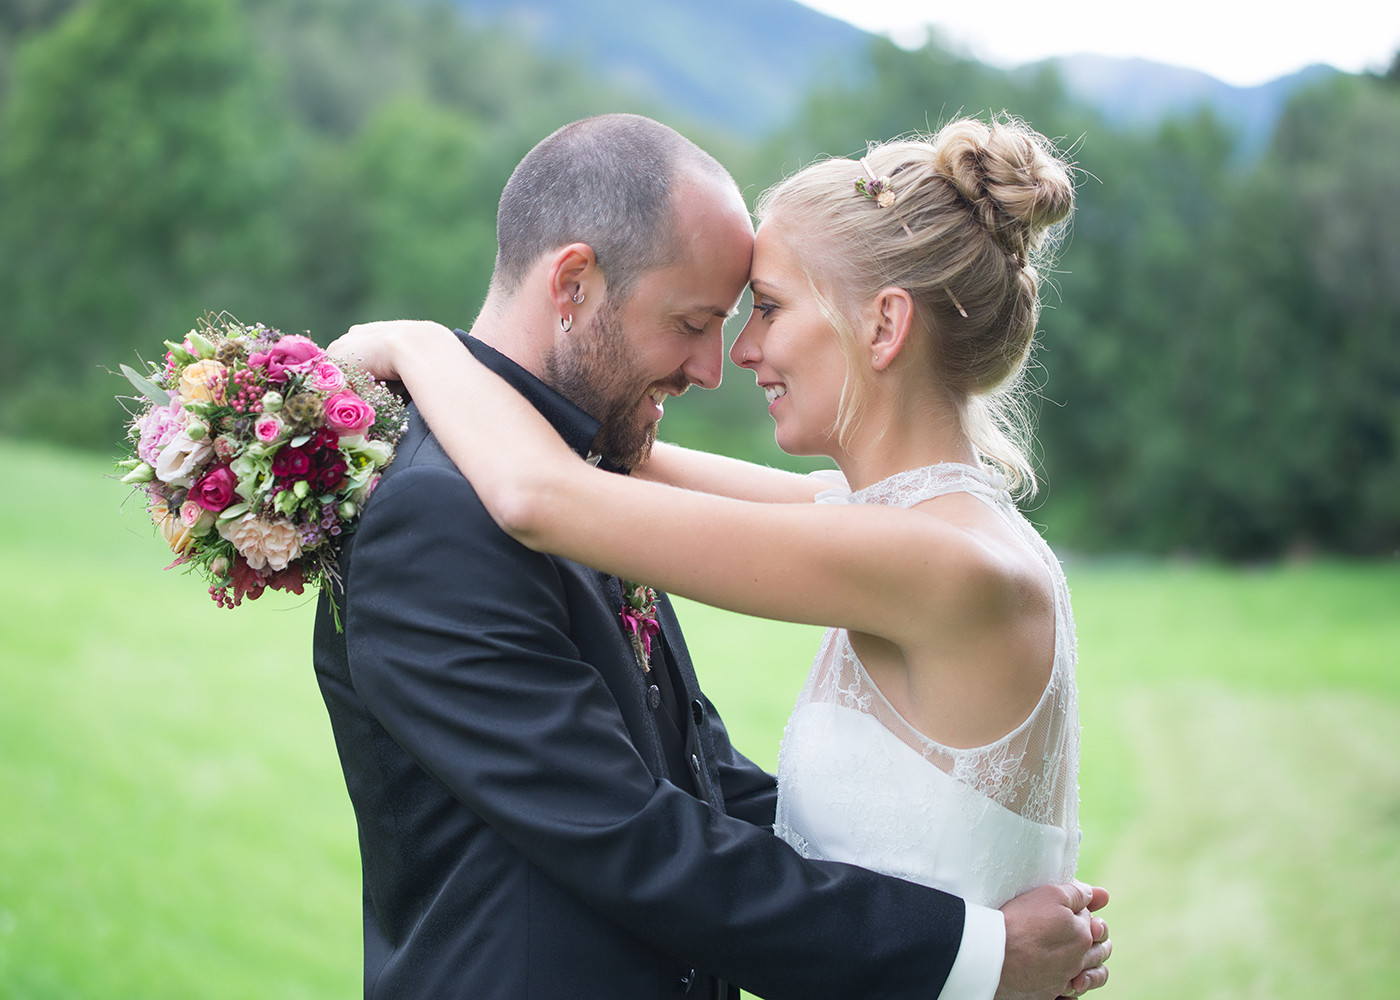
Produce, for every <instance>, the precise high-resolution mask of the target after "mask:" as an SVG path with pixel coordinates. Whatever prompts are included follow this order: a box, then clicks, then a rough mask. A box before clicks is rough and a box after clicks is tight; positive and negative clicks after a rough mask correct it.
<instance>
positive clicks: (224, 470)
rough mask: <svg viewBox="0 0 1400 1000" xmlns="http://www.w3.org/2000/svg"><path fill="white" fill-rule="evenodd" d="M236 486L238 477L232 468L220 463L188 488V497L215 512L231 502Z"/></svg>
mask: <svg viewBox="0 0 1400 1000" xmlns="http://www.w3.org/2000/svg"><path fill="white" fill-rule="evenodd" d="M237 487H238V477H237V476H235V475H234V474H233V470H232V469H230V468H229V467H228V466H227V465H220V466H218V467H217V468H215V469H212V470H210V472H209V474H208V475H206V476H205V477H204V478H203V479H201V480H200V481H199V482H197V483H195V484H194V487H193V488H192V489H191V490H190V499H191V500H192V501H194V502H195V503H197V504H199V506H201V507H203V508H204V509H205V510H210V511H213V512H214V513H216V514H217V513H218V512H219V511H221V510H223V509H224V508H225V507H227V506H228V505H229V504H231V503H233V498H234V496H235V495H236V492H237Z"/></svg>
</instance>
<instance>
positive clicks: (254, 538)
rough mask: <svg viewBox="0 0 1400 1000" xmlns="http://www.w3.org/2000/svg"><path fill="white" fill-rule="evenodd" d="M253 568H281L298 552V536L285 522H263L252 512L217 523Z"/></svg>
mask: <svg viewBox="0 0 1400 1000" xmlns="http://www.w3.org/2000/svg"><path fill="white" fill-rule="evenodd" d="M219 534H221V535H223V536H224V537H225V538H227V539H228V540H229V541H230V542H232V543H233V547H234V548H235V549H237V550H238V551H239V553H240V554H241V555H242V556H243V558H244V559H246V560H247V561H248V565H249V566H251V567H253V569H257V570H262V569H272V570H277V571H280V570H284V569H286V568H287V566H288V564H289V563H291V561H292V560H293V559H295V558H296V557H297V556H299V555H301V536H300V535H299V534H298V532H297V529H296V527H295V526H294V525H292V524H291V523H290V522H288V521H264V520H261V519H260V518H258V517H257V516H255V515H254V514H252V513H248V514H244V515H243V516H242V517H239V518H235V519H234V520H232V521H225V522H223V523H222V524H220V525H219Z"/></svg>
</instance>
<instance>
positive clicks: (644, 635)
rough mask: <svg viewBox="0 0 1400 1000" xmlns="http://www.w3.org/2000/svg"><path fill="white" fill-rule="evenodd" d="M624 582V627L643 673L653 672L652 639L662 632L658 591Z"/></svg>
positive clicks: (638, 584)
mask: <svg viewBox="0 0 1400 1000" xmlns="http://www.w3.org/2000/svg"><path fill="white" fill-rule="evenodd" d="M619 582H620V583H621V584H622V613H621V617H622V628H623V630H624V631H625V632H626V633H627V638H628V640H630V641H631V643H632V654H633V655H634V656H636V657H637V666H639V667H641V668H642V673H644V674H645V673H650V672H651V640H652V638H653V637H654V636H657V635H659V634H660V633H661V625H660V624H659V623H658V622H657V620H656V591H654V590H652V589H651V588H650V587H648V586H646V585H645V584H641V583H633V582H632V581H631V580H620V581H619Z"/></svg>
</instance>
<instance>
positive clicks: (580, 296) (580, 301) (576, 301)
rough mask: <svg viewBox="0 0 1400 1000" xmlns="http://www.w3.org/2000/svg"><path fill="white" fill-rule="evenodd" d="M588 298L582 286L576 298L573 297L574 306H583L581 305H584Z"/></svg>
mask: <svg viewBox="0 0 1400 1000" xmlns="http://www.w3.org/2000/svg"><path fill="white" fill-rule="evenodd" d="M586 298H588V296H587V295H585V294H583V288H582V286H580V287H579V290H578V294H577V295H575V296H573V300H574V305H576V306H581V305H583V300H584V299H586Z"/></svg>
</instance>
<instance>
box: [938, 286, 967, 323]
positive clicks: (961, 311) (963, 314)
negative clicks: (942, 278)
mask: <svg viewBox="0 0 1400 1000" xmlns="http://www.w3.org/2000/svg"><path fill="white" fill-rule="evenodd" d="M943 290H944V291H945V292H947V293H948V298H950V299H952V300H953V305H955V306H957V307H958V315H959V316H961V317H962V318H963V319H967V310H966V309H964V308H963V304H962V303H961V302H959V301H958V297H957V296H956V295H954V294H953V290H952V289H951V288H945V289H943Z"/></svg>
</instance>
